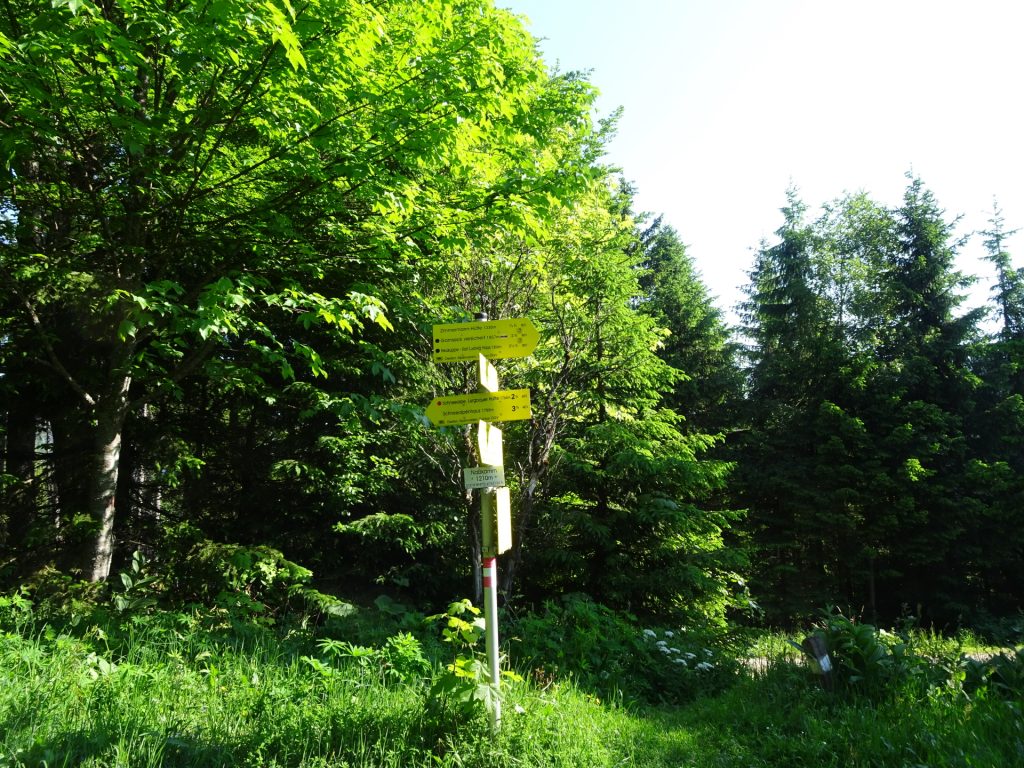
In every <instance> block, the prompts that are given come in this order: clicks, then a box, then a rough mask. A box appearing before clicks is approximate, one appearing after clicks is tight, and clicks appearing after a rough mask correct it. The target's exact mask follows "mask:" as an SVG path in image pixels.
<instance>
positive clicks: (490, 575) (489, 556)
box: [475, 312, 501, 737]
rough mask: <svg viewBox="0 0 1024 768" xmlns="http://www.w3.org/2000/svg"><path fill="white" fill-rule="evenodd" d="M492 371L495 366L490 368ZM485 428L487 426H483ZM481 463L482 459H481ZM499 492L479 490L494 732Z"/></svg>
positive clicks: (484, 375) (497, 711)
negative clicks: (492, 690)
mask: <svg viewBox="0 0 1024 768" xmlns="http://www.w3.org/2000/svg"><path fill="white" fill-rule="evenodd" d="M475 319H476V320H477V321H478V322H487V313H486V312H480V313H478V314H477V315H476V317H475ZM486 365H487V362H486V360H484V359H483V358H480V362H479V367H480V389H481V390H482V391H487V390H486V387H487V386H488V385H489V384H493V385H494V388H495V389H496V388H497V375H496V374H494V375H492V374H490V373H489V372H488V370H487V368H486ZM491 370H492V371H493V368H492V369H491ZM484 429H486V427H484ZM481 463H482V462H481ZM496 496H497V494H496V493H495V491H494V489H493V488H484V489H482V490H481V492H480V517H481V518H482V519H481V523H482V525H481V531H482V534H483V535H482V538H483V541H482V544H483V546H482V547H481V555H482V558H481V559H482V561H483V562H482V565H483V568H482V569H481V572H482V573H483V582H484V584H483V587H484V638H485V644H486V648H487V669H488V671H489V672H490V674H491V685H492V686H493V687H494V696H493V700H492V701H491V736H492V737H493V736H494V735H496V734H497V733H498V729H499V728H500V727H501V695H500V689H501V670H500V668H499V666H498V663H499V662H498V558H497V554H498V553H497V541H496V538H497V537H496V534H497V531H496V530H495V528H496V527H497V526H496V525H495V523H496V518H497V504H496Z"/></svg>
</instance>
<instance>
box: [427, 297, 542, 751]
mask: <svg viewBox="0 0 1024 768" xmlns="http://www.w3.org/2000/svg"><path fill="white" fill-rule="evenodd" d="M478 320H479V322H475V323H449V324H445V325H435V326H434V334H433V341H434V344H433V347H434V362H435V363H456V362H464V361H473V360H475V361H477V366H478V373H479V388H480V391H479V392H477V393H475V394H469V395H450V396H446V397H437V398H434V399H433V400H432V401H431V403H430V405H428V406H427V418H428V419H430V422H431V423H432V424H433V425H434V426H438V427H450V426H456V425H459V424H472V423H473V422H474V421H476V422H478V427H477V448H478V449H479V454H480V466H478V467H466V468H465V469H464V470H463V476H464V482H465V485H466V489H467V490H471V489H476V490H478V491H479V493H480V513H481V517H482V522H483V525H482V526H481V529H482V530H481V533H482V537H481V538H482V541H481V544H482V551H481V554H482V555H483V557H482V562H481V573H482V576H483V592H484V621H485V628H486V641H487V664H488V667H489V671H490V677H491V684H492V685H494V687H495V690H497V688H498V684H499V681H500V675H499V670H498V561H497V556H498V555H500V554H501V553H502V552H507V551H508V550H510V549H511V548H512V504H511V500H510V496H509V490H508V488H507V487H505V469H504V464H505V458H504V455H503V452H502V435H501V430H500V429H498V428H497V427H496V426H494V425H493V424H491V423H490V422H492V421H519V420H522V419H529V418H532V415H533V413H532V410H531V406H530V390H528V389H510V390H501V389H500V388H499V384H498V371H497V370H496V369H495V367H494V365H493V364H492V363H491V362H490V360H488V358H491V359H494V360H497V359H501V358H508V357H525V356H526V355H529V354H530V353H531V352H533V350H534V349H535V348H536V346H537V342H538V341H539V340H540V334H539V333H537V328H536V327H535V326H534V324H533V323H531V322H530V321H529V320H527V319H526V318H518V319H512V320H491V321H488V320H487V315H486V314H482V315H479V316H478ZM500 724H501V699H500V697H496V698H495V699H494V700H493V703H492V706H491V732H492V734H496V733H497V731H498V727H499V725H500Z"/></svg>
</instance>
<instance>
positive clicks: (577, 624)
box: [511, 596, 737, 703]
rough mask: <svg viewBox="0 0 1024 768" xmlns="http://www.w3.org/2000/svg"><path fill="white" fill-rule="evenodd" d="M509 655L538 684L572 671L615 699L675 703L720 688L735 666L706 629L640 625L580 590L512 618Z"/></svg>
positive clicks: (592, 689) (608, 698) (576, 677)
mask: <svg viewBox="0 0 1024 768" xmlns="http://www.w3.org/2000/svg"><path fill="white" fill-rule="evenodd" d="M512 636H513V637H512V640H511V652H512V655H513V662H514V663H515V664H516V665H517V666H518V667H520V668H521V669H526V670H529V671H530V673H531V675H532V677H533V678H534V680H535V682H537V683H539V684H541V685H544V684H545V683H548V682H551V683H554V682H556V681H557V680H559V679H560V678H563V677H566V676H568V677H571V678H573V679H574V680H575V682H576V684H577V685H578V686H579V687H580V688H582V689H584V690H587V691H590V692H592V693H593V694H595V695H596V696H598V697H599V698H602V699H604V700H606V701H610V702H613V703H616V702H621V701H623V700H639V701H645V702H651V703H677V702H681V701H685V700H688V699H692V698H693V697H694V696H696V695H697V694H699V693H704V692H710V691H715V690H720V689H721V688H723V687H724V686H725V685H726V684H728V683H729V682H730V681H731V680H732V679H733V678H734V677H735V674H736V671H737V665H736V663H735V662H734V661H732V660H727V659H725V658H723V657H721V656H720V654H718V653H717V652H716V651H714V650H712V648H713V647H714V646H713V643H712V640H711V637H710V636H709V635H707V634H701V633H697V632H693V631H686V630H684V629H667V630H666V629H654V628H644V627H641V626H640V625H639V623H638V621H637V619H636V617H634V616H631V615H630V614H626V613H618V612H616V611H613V610H612V609H610V608H607V607H605V606H603V605H600V604H598V603H595V602H593V601H591V600H589V599H587V598H585V597H582V596H570V597H567V598H564V599H563V600H562V602H561V603H555V602H548V603H545V604H544V608H543V611H542V612H540V613H531V614H528V615H526V616H524V617H522V618H520V619H518V620H517V621H515V622H514V624H513V627H512Z"/></svg>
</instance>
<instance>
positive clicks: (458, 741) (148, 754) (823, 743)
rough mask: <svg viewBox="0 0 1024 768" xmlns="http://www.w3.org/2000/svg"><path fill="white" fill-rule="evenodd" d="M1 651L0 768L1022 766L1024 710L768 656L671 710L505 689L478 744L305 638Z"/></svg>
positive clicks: (8, 625)
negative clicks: (493, 729) (848, 686)
mask: <svg viewBox="0 0 1024 768" xmlns="http://www.w3.org/2000/svg"><path fill="white" fill-rule="evenodd" d="M12 617H14V618H13V619H12ZM207 618H208V617H207ZM15 619H16V620H15ZM0 631H2V634H0V766H43V765H45V766H48V767H50V766H80V765H81V766H309V767H311V768H312V767H314V766H323V767H324V768H326V766H345V767H348V768H355V767H357V766H358V767H363V766H366V767H369V766H395V768H398V767H399V766H401V767H402V768H406V767H409V766H442V767H444V766H473V767H474V768H476V767H486V766H495V767H497V766H510V767H511V766H537V767H538V768H540V767H543V766H552V767H559V768H561V767H563V766H564V767H565V768H569V767H570V766H572V767H573V768H576V767H577V766H599V767H603V766H608V767H611V766H651V767H652V768H654V767H662V766H664V767H667V766H673V767H677V766H694V767H695V768H712V767H713V766H714V767H716V768H732V767H735V768H740V767H741V766H742V768H750V767H751V766H799V765H814V766H815V767H816V768H826V767H828V766H837V767H838V766H865V767H866V766H924V765H927V766H933V767H936V768H939V767H947V766H948V767H949V768H953V767H954V766H956V767H957V768H966V767H967V766H972V767H973V768H977V767H978V766H992V768H995V767H996V766H1000V767H1002V766H1015V765H1024V716H1022V713H1024V696H1022V693H1021V691H1020V690H1017V691H1016V692H1014V690H1013V689H1006V690H1002V693H1001V694H1000V695H996V694H995V691H994V689H993V691H988V689H983V688H982V689H977V690H974V691H972V692H968V691H967V690H966V689H965V688H964V685H963V675H961V674H959V673H957V672H956V670H958V669H959V667H957V666H956V662H954V661H953V660H952V659H950V660H948V665H949V666H950V668H951V669H954V674H953V675H952V676H950V677H949V678H948V679H943V680H942V681H941V682H940V683H937V684H933V683H931V682H928V681H925V680H923V679H917V678H913V679H907V680H905V681H903V682H900V683H899V684H891V685H889V687H887V688H885V689H884V690H882V691H880V692H874V693H873V694H872V695H863V694H862V693H860V692H858V691H857V690H850V691H846V692H844V693H832V694H830V693H827V692H825V691H823V690H822V689H821V688H820V687H819V686H818V685H817V682H816V681H815V679H814V678H813V676H812V675H811V673H810V672H809V671H808V670H807V669H806V668H804V667H801V666H799V665H796V664H793V663H792V662H791V661H789V660H785V659H784V658H782V657H781V656H780V657H778V658H777V659H776V660H774V661H770V662H769V663H768V664H767V667H766V668H763V671H760V672H757V673H749V672H748V673H745V674H740V675H739V676H737V677H736V678H735V679H734V681H733V683H732V685H731V686H729V687H727V688H726V689H725V690H719V691H717V692H715V693H710V692H709V693H707V694H706V695H698V696H697V698H696V699H695V700H693V701H692V702H691V703H688V704H687V705H685V706H674V707H668V706H657V707H655V706H648V705H643V704H641V703H636V702H634V703H628V702H627V703H625V704H620V705H618V706H609V705H608V704H607V703H606V702H603V701H601V700H599V699H598V698H597V696H596V694H595V693H594V692H590V691H587V690H582V689H580V688H578V687H577V686H576V685H574V684H573V683H572V682H571V681H567V680H552V679H547V680H543V681H540V682H529V681H523V682H514V683H508V684H506V685H505V686H504V688H503V691H504V694H505V697H504V722H503V727H502V729H501V732H500V734H499V736H498V738H497V740H495V741H492V740H491V738H490V736H489V732H488V727H487V720H486V717H485V715H484V714H483V712H482V711H477V712H476V713H474V714H470V715H468V716H467V715H465V714H463V713H462V711H461V710H459V709H457V708H452V707H446V706H444V705H443V703H440V704H439V702H437V701H436V700H433V699H432V698H431V695H430V682H431V678H433V677H435V676H436V675H437V674H438V672H439V668H438V667H436V666H435V667H434V668H433V669H430V668H426V669H424V670H422V671H417V668H416V665H412V666H409V667H408V669H407V670H406V671H405V672H402V673H401V674H399V673H398V672H396V668H395V667H393V666H391V667H389V666H387V665H384V666H382V665H381V664H378V663H366V659H367V658H371V659H378V660H379V659H381V658H384V657H382V656H379V655H378V656H368V655H367V654H371V653H377V651H374V650H373V649H360V648H359V647H358V646H355V645H345V644H344V643H341V642H340V641H333V642H331V643H328V644H324V643H323V642H321V644H320V645H319V646H318V644H317V638H316V637H314V636H313V635H312V634H311V633H310V632H307V631H299V630H297V629H293V630H292V631H285V630H280V629H277V630H274V631H270V630H269V629H266V628H260V627H257V626H237V625H236V626H231V625H230V623H221V624H219V625H217V624H211V623H210V622H209V621H206V620H205V619H204V618H203V617H201V616H186V615H183V614H154V615H150V616H143V617H135V618H131V617H121V618H119V619H118V620H117V621H110V622H107V623H104V622H99V623H95V624H89V623H88V622H86V623H85V624H79V625H77V626H62V627H58V626H51V625H38V624H36V623H35V620H34V619H33V617H32V615H31V613H30V612H25V611H23V612H21V613H20V614H18V615H17V616H15V614H13V613H10V612H9V613H8V614H7V619H6V621H5V622H3V623H0ZM939 645H940V643H939V642H938V639H935V640H934V643H933V646H934V647H936V648H937V647H938V646H939ZM339 649H340V650H339ZM328 651H330V652H328ZM969 694H970V695H969Z"/></svg>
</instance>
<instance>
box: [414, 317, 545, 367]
mask: <svg viewBox="0 0 1024 768" xmlns="http://www.w3.org/2000/svg"><path fill="white" fill-rule="evenodd" d="M433 338H434V362H435V363H456V362H459V361H460V360H476V359H477V355H485V356H486V357H487V359H488V360H500V359H502V358H506V357H526V356H527V355H528V354H530V353H531V352H533V350H534V349H535V348H536V347H537V342H539V341H540V334H539V333H538V332H537V327H536V326H535V325H534V324H533V323H532V322H530V320H528V319H527V318H525V317H519V318H510V319H507V320H486V321H484V322H480V323H445V324H444V325H435V326H434V337H433Z"/></svg>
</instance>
